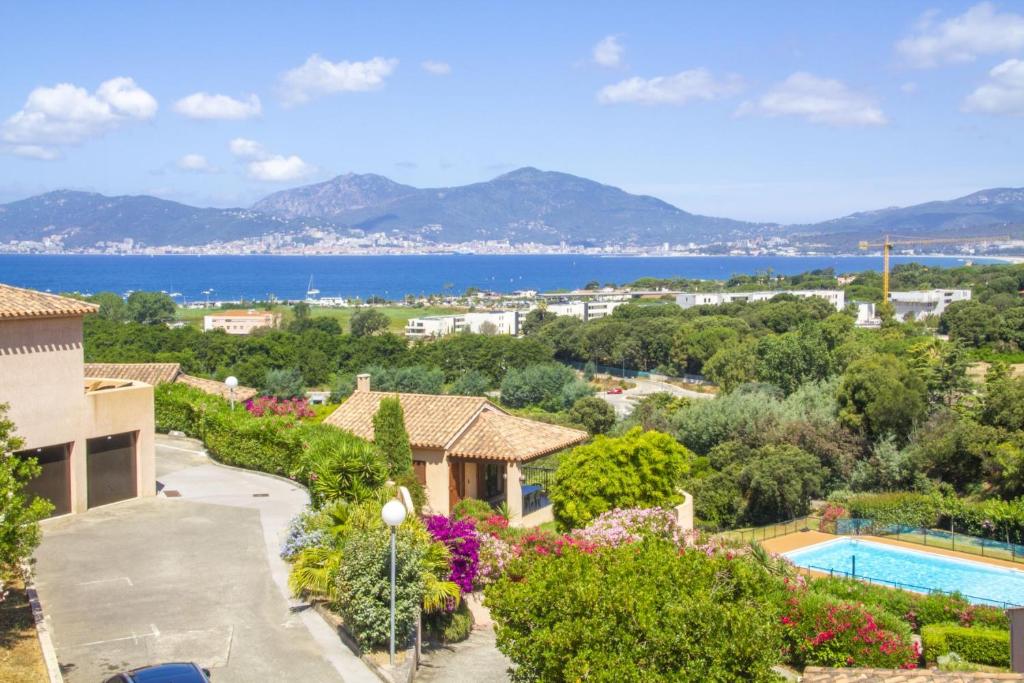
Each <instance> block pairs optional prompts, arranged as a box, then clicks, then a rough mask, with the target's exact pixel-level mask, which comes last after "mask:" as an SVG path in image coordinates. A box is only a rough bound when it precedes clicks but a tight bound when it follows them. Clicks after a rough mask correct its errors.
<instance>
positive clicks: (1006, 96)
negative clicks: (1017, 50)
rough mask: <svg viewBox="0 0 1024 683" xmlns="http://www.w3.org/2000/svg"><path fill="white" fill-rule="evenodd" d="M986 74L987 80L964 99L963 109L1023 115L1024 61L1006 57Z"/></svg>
mask: <svg viewBox="0 0 1024 683" xmlns="http://www.w3.org/2000/svg"><path fill="white" fill-rule="evenodd" d="M988 76H989V80H988V82H986V83H985V84H983V85H981V86H980V87H978V89H977V90H975V91H974V92H972V93H971V94H970V95H968V96H967V99H965V100H964V105H963V109H964V111H973V112H982V113H985V114H1014V115H1018V116H1020V115H1024V61H1022V60H1020V59H1008V60H1006V61H1005V62H1003V63H1002V64H999V65H998V66H996V67H994V68H993V69H992V70H991V71H989V72H988Z"/></svg>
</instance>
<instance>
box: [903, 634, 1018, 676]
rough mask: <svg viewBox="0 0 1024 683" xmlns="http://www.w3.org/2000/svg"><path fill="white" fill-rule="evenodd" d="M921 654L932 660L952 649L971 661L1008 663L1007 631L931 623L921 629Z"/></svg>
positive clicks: (991, 664) (1005, 665)
mask: <svg viewBox="0 0 1024 683" xmlns="http://www.w3.org/2000/svg"><path fill="white" fill-rule="evenodd" d="M921 642H922V644H923V645H924V656H925V659H926V660H927V661H929V662H934V661H935V660H936V659H938V658H939V657H940V656H942V655H945V654H948V653H950V652H955V653H957V654H958V655H960V657H962V658H963V659H965V660H967V661H968V662H973V663H974V664H987V665H989V666H1004V667H1008V666H1010V632H1009V631H999V630H996V629H991V628H980V627H975V628H966V627H964V626H958V625H956V624H932V625H930V626H926V627H924V629H922V631H921Z"/></svg>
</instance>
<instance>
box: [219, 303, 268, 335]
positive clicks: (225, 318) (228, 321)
mask: <svg viewBox="0 0 1024 683" xmlns="http://www.w3.org/2000/svg"><path fill="white" fill-rule="evenodd" d="M280 324H281V314H280V313H274V312H273V311H257V310H256V309H254V308H250V309H249V310H247V311H241V310H239V311H220V312H218V313H212V314H210V315H204V316H203V331H204V332H209V331H210V330H224V331H225V332H227V333H228V334H252V332H253V330H256V329H259V328H261V327H268V328H271V329H274V328H276V327H277V326H278V325H280Z"/></svg>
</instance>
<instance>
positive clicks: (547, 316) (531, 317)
mask: <svg viewBox="0 0 1024 683" xmlns="http://www.w3.org/2000/svg"><path fill="white" fill-rule="evenodd" d="M556 318H558V314H557V313H553V312H551V311H549V310H548V309H546V308H535V309H533V310H532V311H530V312H529V313H527V314H526V317H525V318H523V334H525V335H526V336H530V335H532V334H536V333H537V332H539V331H540V329H541V328H542V327H544V326H545V325H547V324H548V323H550V322H552V321H553V320H555V319H556Z"/></svg>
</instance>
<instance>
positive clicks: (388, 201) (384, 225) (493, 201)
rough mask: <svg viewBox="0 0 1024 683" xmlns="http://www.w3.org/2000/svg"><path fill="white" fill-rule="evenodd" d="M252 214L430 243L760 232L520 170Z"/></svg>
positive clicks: (322, 192) (643, 240) (365, 189)
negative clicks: (300, 219)
mask: <svg viewBox="0 0 1024 683" xmlns="http://www.w3.org/2000/svg"><path fill="white" fill-rule="evenodd" d="M253 208H254V209H256V210H259V211H265V212H267V213H271V214H273V215H277V216H281V217H294V216H303V217H312V218H320V219H330V220H332V221H335V222H339V223H341V224H343V225H346V226H351V227H356V228H361V229H364V230H368V231H375V232H379V231H384V232H398V233H402V234H407V235H417V234H418V235H422V236H423V237H424V238H428V239H430V240H432V241H440V242H467V241H471V240H495V239H508V240H511V241H512V242H527V241H533V242H543V243H546V244H557V243H559V242H562V241H565V242H568V243H571V244H583V243H591V244H606V243H609V242H617V243H620V244H621V243H635V244H644V245H650V244H659V243H661V242H672V243H678V242H689V241H691V240H692V241H710V240H712V239H716V238H719V237H723V236H726V235H739V234H743V233H750V232H752V231H754V230H755V229H756V228H757V227H758V226H757V225H756V224H754V223H744V222H741V221H733V220H729V219H725V218H709V217H707V216H698V215H695V214H691V213H687V212H685V211H682V210H680V209H677V208H676V207H674V206H672V205H671V204H668V203H666V202H663V201H661V200H660V199H655V198H654V197H646V196H640V195H633V194H629V193H628V192H624V191H623V190H620V189H619V188H616V187H611V186H610V185H602V184H600V183H596V182H594V181H593V180H587V179H586V178H579V177H577V176H573V175H569V174H567V173H554V172H550V171H539V170H537V169H535V168H521V169H518V170H516V171H512V172H511V173H506V174H504V175H501V176H498V177H497V178H494V179H493V180H488V181H486V182H482V183H473V184H472V185H463V186H461V187H444V188H430V189H416V188H413V187H409V186H408V185H399V184H397V183H394V182H391V181H390V180H388V179H387V178H383V177H381V176H376V175H354V174H347V175H343V176H338V177H337V178H334V179H333V180H330V181H328V182H326V183H319V184H316V185H308V186H306V187H299V188H296V189H293V190H285V191H283V192H276V193H274V194H272V195H270V196H269V197H267V198H266V199H264V200H262V201H259V202H257V203H256V204H255V205H254V206H253Z"/></svg>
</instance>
